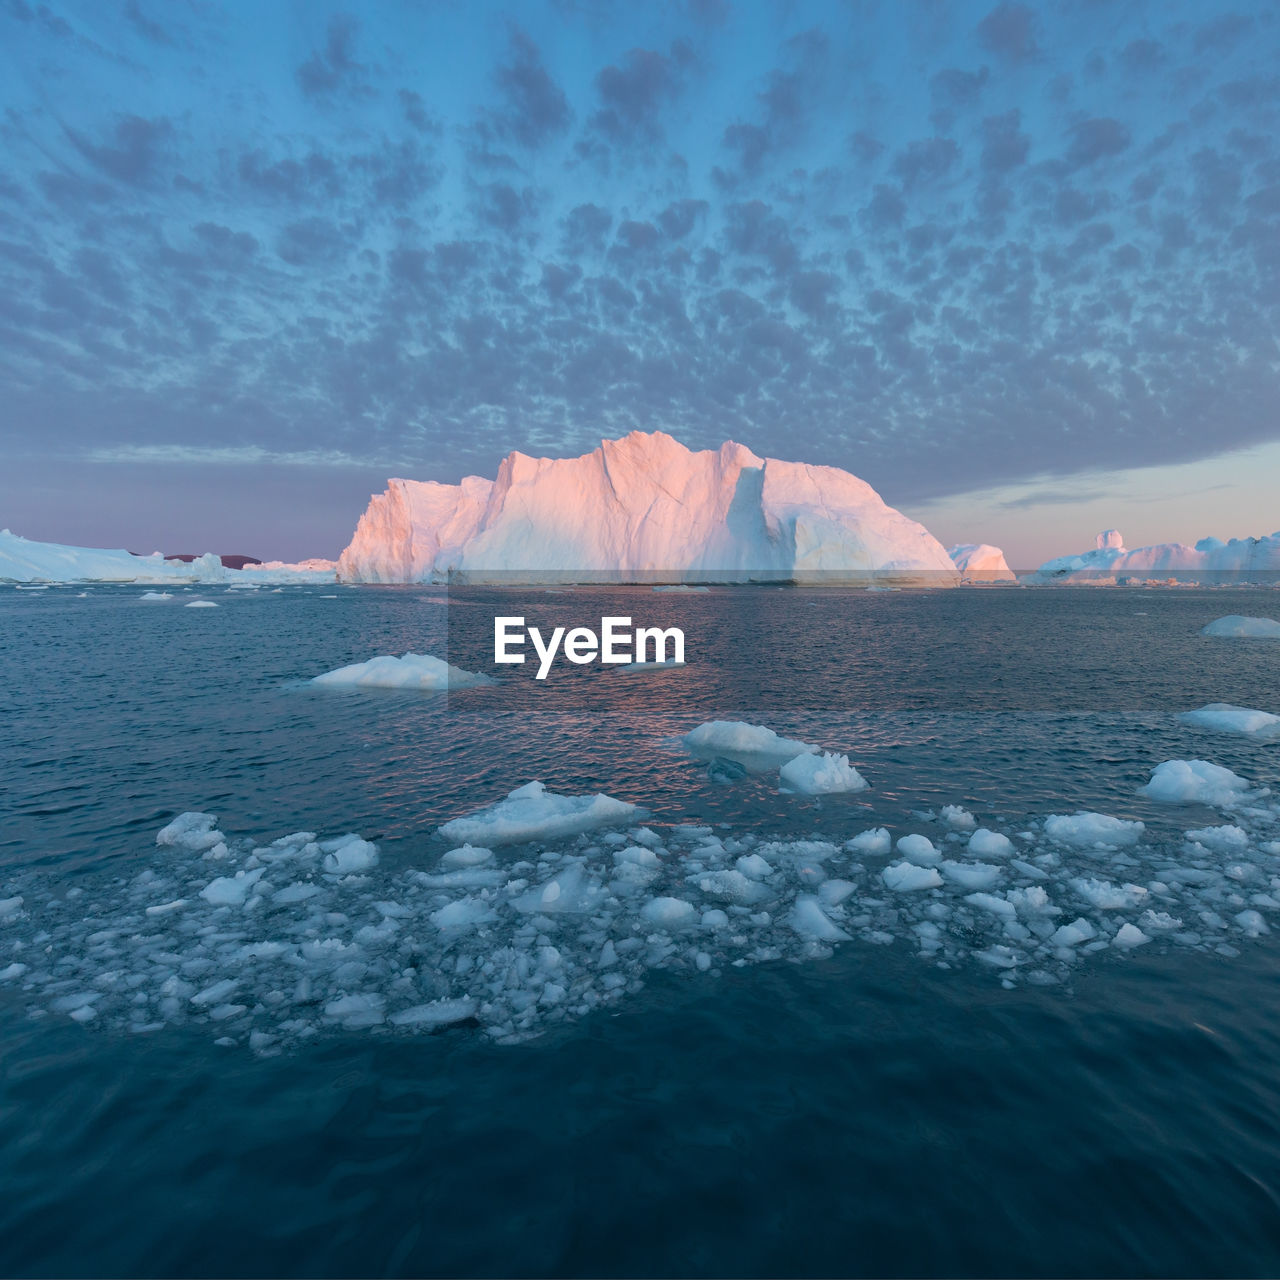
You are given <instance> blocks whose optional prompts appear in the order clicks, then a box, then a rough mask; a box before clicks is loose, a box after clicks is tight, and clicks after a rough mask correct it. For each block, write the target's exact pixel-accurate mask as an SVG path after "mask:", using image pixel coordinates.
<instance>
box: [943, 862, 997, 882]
mask: <svg viewBox="0 0 1280 1280" xmlns="http://www.w3.org/2000/svg"><path fill="white" fill-rule="evenodd" d="M940 870H941V871H942V874H943V875H944V876H945V877H946V878H947V879H948V880H950V881H951V882H952V884H958V885H959V886H960V887H961V888H962V889H990V888H991V886H992V885H994V884H996V883H997V882H998V881H999V879H1000V876H1001V875H1002V874H1003V872H1002V870H1001V868H999V867H995V866H992V865H991V864H990V863H989V862H949V861H947V862H943V863H942V865H941V867H940Z"/></svg>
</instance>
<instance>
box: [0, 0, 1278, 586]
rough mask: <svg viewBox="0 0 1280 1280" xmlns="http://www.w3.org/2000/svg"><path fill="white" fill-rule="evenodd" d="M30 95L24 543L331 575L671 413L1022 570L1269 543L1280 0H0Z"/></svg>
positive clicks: (22, 196) (13, 415)
mask: <svg viewBox="0 0 1280 1280" xmlns="http://www.w3.org/2000/svg"><path fill="white" fill-rule="evenodd" d="M0 108H2V111H0V138H2V141H3V149H4V158H5V163H4V165H3V166H2V167H0V526H5V525H7V526H8V527H10V528H12V529H13V531H14V532H17V533H22V534H24V535H25V536H27V537H31V538H39V539H45V540H51V541H59V542H70V543H80V544H84V545H108V546H128V547H129V548H130V549H132V550H137V551H150V550H153V549H156V548H160V549H163V550H165V551H203V550H205V549H214V550H218V551H223V552H246V553H250V554H256V555H259V556H263V557H284V558H296V557H301V556H307V555H326V556H333V555H336V554H337V552H338V551H339V550H341V548H342V546H343V545H345V543H346V541H347V539H348V538H349V536H350V532H351V530H352V529H353V527H354V525H355V521H356V519H357V518H358V516H359V514H360V512H361V511H362V510H363V508H364V506H365V504H366V502H367V500H368V496H369V494H370V493H371V492H374V491H377V490H380V489H381V488H382V487H383V485H384V483H385V480H386V478H387V477H388V476H393V475H397V476H410V477H413V478H417V479H436V480H443V481H456V480H457V479H459V478H460V477H461V476H462V475H465V474H481V475H492V474H493V473H494V470H495V468H496V466H497V463H498V461H499V459H500V458H501V457H502V456H503V455H504V454H505V453H507V452H508V451H510V450H512V449H520V450H522V451H524V452H528V453H535V454H547V455H571V454H577V453H581V452H585V451H586V450H588V449H590V448H592V447H594V446H595V445H596V444H597V443H598V442H599V440H600V439H601V438H602V437H607V436H617V435H620V434H623V433H625V432H626V431H629V430H632V429H635V428H640V429H645V430H654V429H662V430H666V431H669V432H670V433H671V434H673V435H675V436H677V437H678V438H679V439H681V440H683V441H684V442H685V443H686V444H688V445H689V446H690V447H695V448H707V447H714V446H716V445H718V444H719V443H720V442H721V441H722V440H724V439H726V438H731V439H735V440H739V441H741V442H743V443H744V444H747V445H749V446H750V447H751V448H752V449H754V450H755V451H756V452H757V453H759V454H762V455H765V456H775V457H782V458H788V459H794V460H800V461H807V462H815V463H823V464H828V465H833V466H840V467H844V468H846V469H847V470H850V471H853V472H854V473H856V474H858V475H860V476H862V477H863V478H864V479H866V480H868V481H869V482H870V483H871V484H873V485H875V486H876V487H877V488H878V489H879V490H880V491H881V493H882V494H883V496H884V497H885V499H886V500H887V501H889V502H891V503H893V504H894V505H897V506H900V507H902V508H903V510H905V511H907V512H908V513H909V514H912V515H914V516H916V517H917V518H920V519H923V520H925V521H926V523H928V524H929V527H930V528H931V529H933V530H934V532H935V533H937V535H938V536H939V537H940V538H941V539H942V540H943V541H944V542H946V543H951V542H957V541H964V542H978V541H987V542H994V543H997V544H998V545H1003V546H1004V547H1005V549H1006V552H1007V554H1008V558H1009V560H1010V563H1013V564H1015V565H1016V566H1018V567H1023V566H1031V565H1034V564H1038V563H1040V561H1042V560H1044V559H1047V558H1048V557H1050V556H1052V555H1057V554H1063V553H1067V552H1072V551H1078V550H1081V549H1083V548H1085V547H1088V546H1091V545H1092V541H1093V534H1094V533H1095V532H1096V531H1097V529H1098V528H1100V527H1104V526H1112V525H1115V526H1118V527H1120V528H1121V529H1122V532H1124V533H1125V536H1126V541H1127V543H1128V544H1129V545H1130V546H1137V545H1141V543H1142V542H1150V541H1169V540H1175V539H1176V540H1182V541H1195V540H1196V539H1197V538H1199V537H1201V536H1203V535H1205V534H1209V533H1212V534H1214V535H1216V536H1220V537H1230V536H1245V535H1250V534H1253V535H1259V534H1267V533H1271V532H1273V531H1275V530H1276V529H1277V528H1280V500H1277V499H1276V497H1275V495H1276V494H1277V493H1280V346H1278V344H1277V332H1278V327H1280V8H1278V7H1277V6H1275V5H1274V3H1271V2H1270V0H1268V2H1264V3H1250V2H1246V0H1240V2H1239V3H1236V2H1233V0H1227V2H1226V3H1221V4H1207V3H1200V4H1193V3H1185V2H1184V3H1180V2H1179V0H1158V2H1156V0H1151V2H1147V0H1041V2H1039V3H1035V4H1024V3H1017V2H1015V0H1003V2H1001V3H998V4H994V5H993V4H992V3H990V0H980V2H979V3H960V2H958V0H957V2H944V0H884V2H883V3H872V2H870V0H866V2H864V0H829V2H827V3H804V2H802V0H778V2H777V3H769V2H768V0H759V2H757V3H737V4H735V3H732V2H731V0H685V2H683V3H678V2H676V0H670V2H664V0H653V2H652V3H648V4H643V5H638V4H634V3H630V4H613V3H608V4H606V3H595V2H593V0H558V2H551V3H536V2H535V0H527V2H522V3H519V4H514V5H492V4H486V3H484V2H483V0H465V2H459V3H452V2H450V0H400V2H399V3H395V2H394V0H384V2H381V3H379V4H377V5H354V4H348V5H345V6H343V5H338V6H331V5H327V4H325V3H322V2H321V0H308V2H306V3H302V2H300V0H299V2H295V3H286V2H283V0H280V2H277V3H270V4H261V3H231V2H226V0H224V2H219V0H164V2H163V3H162V2H161V0H120V2H119V3H111V2H109V0H84V2H83V3H72V2H70V0H45V2H42V0H0ZM1135 535H1138V536H1135Z"/></svg>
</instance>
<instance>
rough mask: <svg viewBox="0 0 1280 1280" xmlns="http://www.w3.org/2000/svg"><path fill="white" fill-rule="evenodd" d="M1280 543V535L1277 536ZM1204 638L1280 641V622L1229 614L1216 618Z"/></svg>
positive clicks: (1203, 634) (1272, 619)
mask: <svg viewBox="0 0 1280 1280" xmlns="http://www.w3.org/2000/svg"><path fill="white" fill-rule="evenodd" d="M1276 538H1277V541H1278V542H1280V534H1277V535H1276ZM1200 634H1201V635H1202V636H1229V637H1231V638H1233V639H1258V640H1277V639H1280V622H1277V621H1276V620H1275V619H1274V618H1250V617H1245V616H1244V615H1242V614H1239V613H1229V614H1227V616H1226V617H1225V618H1215V619H1214V620H1213V621H1212V622H1211V623H1209V625H1208V626H1207V627H1205V628H1204V630H1203V631H1201V632H1200Z"/></svg>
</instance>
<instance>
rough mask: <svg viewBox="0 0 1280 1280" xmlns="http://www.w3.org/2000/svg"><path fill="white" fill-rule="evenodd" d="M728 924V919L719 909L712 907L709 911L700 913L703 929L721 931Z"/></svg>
mask: <svg viewBox="0 0 1280 1280" xmlns="http://www.w3.org/2000/svg"><path fill="white" fill-rule="evenodd" d="M728 923H729V917H728V915H726V914H725V912H723V911H721V910H720V908H719V907H713V908H712V909H711V910H710V911H704V912H703V913H702V927H703V928H704V929H723V928H725V927H726V926H727V925H728Z"/></svg>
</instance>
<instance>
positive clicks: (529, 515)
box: [338, 431, 959, 586]
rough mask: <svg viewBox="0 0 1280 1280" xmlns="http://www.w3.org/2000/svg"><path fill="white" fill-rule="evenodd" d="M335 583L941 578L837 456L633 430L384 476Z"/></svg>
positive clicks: (942, 581) (937, 565) (919, 533)
mask: <svg viewBox="0 0 1280 1280" xmlns="http://www.w3.org/2000/svg"><path fill="white" fill-rule="evenodd" d="M338 576H339V578H341V579H342V580H343V581H347V582H441V581H449V580H454V581H469V582H512V581H524V582H534V581H573V580H579V581H597V580H606V581H614V582H661V581H665V580H671V581H680V580H685V579H688V580H694V581H696V580H702V581H713V582H750V581H785V582H795V581H810V582H857V581H862V580H868V579H871V578H873V577H875V578H878V579H890V580H899V581H904V582H915V583H920V584H937V585H944V586H953V585H955V584H956V582H957V580H958V577H959V575H958V574H957V573H956V570H955V566H954V565H953V564H952V562H951V558H950V557H949V556H948V555H947V553H946V551H945V549H944V548H943V547H942V545H941V544H940V543H939V542H938V541H937V539H935V538H934V537H933V536H932V535H931V534H930V533H929V531H928V530H927V529H925V528H924V526H923V525H920V524H917V523H916V522H915V521H914V520H909V519H908V518H907V517H906V516H904V515H903V514H902V513H901V512H899V511H895V510H894V509H893V508H892V507H890V506H888V505H886V504H885V503H884V501H883V500H882V499H881V498H880V496H879V494H877V493H876V491H875V490H874V489H872V488H871V486H870V485H869V484H867V483H866V482H865V481H863V480H859V479H858V477H857V476H854V475H850V474H849V473H848V472H847V471H841V470H839V469H838V468H836V467H820V466H811V465H809V464H807V463H801V462H780V461H778V460H777V459H775V458H758V457H756V455H755V454H754V453H752V452H751V450H750V449H748V448H746V447H745V446H743V445H740V444H734V443H733V442H731V441H729V442H726V443H725V444H723V445H721V446H720V448H719V449H716V450H706V451H703V452H696V453H695V452H693V451H692V450H690V449H687V448H685V446H684V445H682V444H681V443H680V442H679V441H678V440H674V439H672V437H671V436H669V435H665V434H664V433H662V432H654V433H652V434H650V433H645V432H641V431H633V432H632V433H631V434H630V435H628V436H625V437H623V438H622V439H621V440H605V441H603V442H602V443H601V445H600V447H599V448H598V449H594V450H592V451H591V452H590V453H587V454H584V455H583V456H582V457H579V458H531V457H529V456H527V455H526V454H523V453H511V454H508V455H507V457H506V458H504V459H503V461H502V463H501V465H500V466H499V468H498V476H497V479H496V480H493V481H489V480H484V479H481V478H480V477H478V476H468V477H467V478H466V479H464V480H463V481H462V482H461V483H459V484H437V483H435V482H433V481H416V480H391V481H389V482H388V484H387V490H386V492H385V493H382V494H377V495H375V496H374V497H373V499H372V500H371V501H370V503H369V506H368V508H367V510H366V511H365V513H364V515H363V516H361V518H360V522H359V524H358V525H357V526H356V531H355V534H354V536H353V537H352V540H351V545H350V546H349V547H347V549H346V550H345V551H344V552H343V553H342V557H341V559H340V560H339V562H338Z"/></svg>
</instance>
